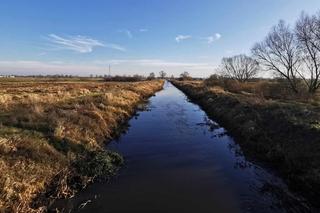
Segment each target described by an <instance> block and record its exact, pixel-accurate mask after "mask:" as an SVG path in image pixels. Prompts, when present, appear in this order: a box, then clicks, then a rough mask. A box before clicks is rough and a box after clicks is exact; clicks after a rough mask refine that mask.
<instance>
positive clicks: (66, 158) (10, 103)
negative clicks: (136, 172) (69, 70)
mask: <svg viewBox="0 0 320 213" xmlns="http://www.w3.org/2000/svg"><path fill="white" fill-rule="evenodd" d="M162 84H163V82H162V81H146V82H136V83H116V82H114V83H103V82H93V81H90V82H72V81H68V82H49V81H41V82H39V81H25V80H24V81H17V80H16V79H15V81H12V82H1V83H0V126H1V128H0V170H1V174H0V212H6V211H8V212H22V211H42V210H43V207H41V205H40V206H39V205H37V206H36V207H34V208H33V209H32V208H30V203H31V202H32V201H33V200H34V198H36V197H38V196H39V194H41V193H44V192H45V191H47V188H48V186H49V185H52V184H53V185H54V186H55V187H58V190H54V191H55V193H54V194H51V195H55V196H58V197H59V196H60V197H63V196H68V195H70V194H72V192H73V191H72V189H71V188H70V187H69V186H68V178H69V177H68V175H70V174H69V173H70V171H75V170H74V169H73V168H71V167H72V166H73V165H78V166H79V165H81V166H80V167H81V168H80V167H79V168H80V169H78V170H79V171H80V170H81V171H86V172H87V170H85V169H83V168H85V166H86V165H85V162H86V160H87V156H91V155H92V152H96V151H98V152H101V150H103V145H104V142H105V141H107V140H110V139H111V138H112V137H113V136H114V135H115V133H116V132H117V130H118V129H119V126H120V125H121V124H122V123H123V122H125V121H126V120H127V119H128V118H129V117H130V116H131V115H132V114H133V112H134V110H135V107H136V106H137V104H138V103H139V102H140V101H142V100H143V99H145V98H146V97H149V96H150V95H152V94H154V92H155V91H157V90H160V89H161V87H162ZM88 153H91V154H88ZM102 154H103V155H104V153H102ZM106 155H107V157H106V158H105V159H106V160H105V162H107V163H109V164H110V163H112V153H111V152H110V153H106ZM92 156H94V157H93V158H94V159H95V160H97V159H100V158H99V156H100V155H96V154H93V155H92ZM97 156H98V157H97ZM110 156H111V157H110ZM79 159H82V161H79ZM83 159H85V160H83ZM100 160H101V159H100ZM77 161H79V162H81V163H77V164H75V162H77ZM94 162H97V161H94ZM88 163H89V162H88ZM91 163H92V162H91ZM108 168H109V167H108ZM110 169H112V168H111V167H110ZM103 174H104V173H103ZM80 175H82V176H87V177H86V178H85V180H87V181H89V180H91V179H92V178H93V177H95V176H96V175H95V174H90V175H88V174H80ZM84 182H86V181H84Z"/></svg>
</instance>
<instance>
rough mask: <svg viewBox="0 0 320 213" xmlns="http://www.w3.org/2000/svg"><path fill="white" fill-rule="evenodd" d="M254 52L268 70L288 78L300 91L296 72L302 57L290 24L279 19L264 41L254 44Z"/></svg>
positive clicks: (292, 86)
mask: <svg viewBox="0 0 320 213" xmlns="http://www.w3.org/2000/svg"><path fill="white" fill-rule="evenodd" d="M252 53H253V55H254V56H255V57H256V58H257V60H258V62H259V63H260V64H261V65H263V66H264V67H265V68H266V69H267V70H271V71H274V72H275V73H276V74H278V75H279V76H280V77H283V78H285V79H287V81H288V82H289V85H290V87H291V88H292V90H293V91H294V92H295V93H298V88H297V83H298V81H297V73H296V72H297V70H298V68H299V64H300V63H299V62H300V58H299V51H298V48H297V45H296V42H295V35H294V33H293V32H292V30H291V29H290V27H289V25H287V24H286V23H285V22H284V21H279V23H278V25H276V26H274V27H273V28H272V30H271V32H270V33H269V34H268V35H267V37H266V38H265V40H264V41H262V42H260V43H257V44H255V45H254V47H253V48H252Z"/></svg>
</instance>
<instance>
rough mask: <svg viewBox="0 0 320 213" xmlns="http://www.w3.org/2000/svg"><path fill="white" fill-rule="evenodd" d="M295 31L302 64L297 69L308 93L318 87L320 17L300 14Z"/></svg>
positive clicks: (319, 71) (319, 74)
mask: <svg viewBox="0 0 320 213" xmlns="http://www.w3.org/2000/svg"><path fill="white" fill-rule="evenodd" d="M295 33H296V37H297V42H298V48H299V50H300V53H301V61H302V66H301V67H300V69H299V70H298V71H297V73H298V74H299V76H300V77H301V78H302V79H303V81H304V82H305V83H306V85H307V87H308V90H309V92H310V93H315V92H316V90H317V89H318V88H319V87H320V79H319V78H320V17H319V16H318V17H317V16H309V15H306V14H301V16H300V18H299V20H298V21H297V22H296V28H295Z"/></svg>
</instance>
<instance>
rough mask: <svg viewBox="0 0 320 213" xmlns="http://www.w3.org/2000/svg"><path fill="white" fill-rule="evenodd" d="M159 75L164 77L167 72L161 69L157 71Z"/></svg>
mask: <svg viewBox="0 0 320 213" xmlns="http://www.w3.org/2000/svg"><path fill="white" fill-rule="evenodd" d="M159 75H160V78H165V77H166V75H167V73H165V71H163V70H161V71H160V72H159Z"/></svg>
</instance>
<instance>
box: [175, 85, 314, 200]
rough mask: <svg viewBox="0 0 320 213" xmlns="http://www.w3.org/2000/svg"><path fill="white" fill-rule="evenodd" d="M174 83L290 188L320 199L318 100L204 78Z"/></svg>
mask: <svg viewBox="0 0 320 213" xmlns="http://www.w3.org/2000/svg"><path fill="white" fill-rule="evenodd" d="M172 83H173V84H174V85H175V86H177V87H178V88H179V89H181V90H182V91H183V92H184V93H186V95H187V96H188V97H189V98H190V99H192V100H193V101H195V102H196V103H198V104H199V105H200V106H202V107H203V108H204V110H205V111H206V112H207V113H208V114H209V116H211V117H212V118H213V119H215V120H217V121H218V122H220V123H221V124H222V125H223V126H224V127H225V128H226V129H228V131H230V132H231V133H232V135H234V136H236V137H237V141H238V142H239V143H240V145H241V147H242V149H243V150H244V152H246V153H248V155H249V156H254V157H256V158H258V159H260V160H262V161H263V162H268V163H270V165H272V166H273V167H274V168H276V169H277V171H279V172H280V173H281V174H282V175H283V177H284V178H285V180H287V182H288V183H289V185H290V186H291V187H292V188H295V189H296V190H298V191H300V192H303V193H304V194H305V195H306V196H307V197H309V198H310V200H311V201H313V203H315V204H316V202H317V201H319V197H320V193H319V191H320V107H319V105H316V104H314V103H313V104H312V105H311V104H308V103H302V102H294V101H284V100H283V101H282V100H270V99H265V98H261V97H257V96H254V95H252V94H247V93H238V94H237V93H232V92H227V91H225V90H223V89H222V88H221V87H215V86H206V84H204V83H203V82H202V81H173V82H172ZM318 205H319V204H318Z"/></svg>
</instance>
